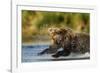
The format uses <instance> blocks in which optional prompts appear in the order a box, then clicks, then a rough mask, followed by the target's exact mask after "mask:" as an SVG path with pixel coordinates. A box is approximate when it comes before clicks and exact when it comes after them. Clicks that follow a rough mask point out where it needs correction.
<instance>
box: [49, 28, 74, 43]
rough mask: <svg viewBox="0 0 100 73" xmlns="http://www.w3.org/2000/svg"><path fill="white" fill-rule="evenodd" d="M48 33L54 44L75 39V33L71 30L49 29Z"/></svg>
mask: <svg viewBox="0 0 100 73" xmlns="http://www.w3.org/2000/svg"><path fill="white" fill-rule="evenodd" d="M48 32H49V34H50V36H51V38H52V40H53V43H56V44H61V43H63V42H65V41H66V42H67V41H68V42H69V41H71V39H72V38H73V37H74V34H73V31H72V30H71V29H70V28H66V29H65V28H49V29H48Z"/></svg>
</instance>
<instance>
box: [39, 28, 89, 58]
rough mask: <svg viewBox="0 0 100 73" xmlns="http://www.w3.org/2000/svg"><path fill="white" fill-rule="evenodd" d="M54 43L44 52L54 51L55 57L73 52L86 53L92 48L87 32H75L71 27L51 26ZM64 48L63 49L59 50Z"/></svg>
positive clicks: (50, 32)
mask: <svg viewBox="0 0 100 73" xmlns="http://www.w3.org/2000/svg"><path fill="white" fill-rule="evenodd" d="M48 32H49V34H50V37H51V39H52V45H51V46H49V48H48V50H47V51H45V52H44V51H43V52H41V53H40V54H44V53H54V55H52V56H53V57H59V56H68V55H69V54H70V53H71V52H74V53H86V52H89V51H90V50H89V48H90V36H89V34H86V33H75V32H73V30H72V29H70V28H66V29H64V28H49V29H48ZM59 48H63V50H62V51H58V49H59Z"/></svg>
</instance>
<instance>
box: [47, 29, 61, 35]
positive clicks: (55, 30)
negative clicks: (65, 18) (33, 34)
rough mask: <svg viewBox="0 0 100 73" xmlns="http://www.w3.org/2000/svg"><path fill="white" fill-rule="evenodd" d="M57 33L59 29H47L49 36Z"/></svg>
mask: <svg viewBox="0 0 100 73" xmlns="http://www.w3.org/2000/svg"><path fill="white" fill-rule="evenodd" d="M57 31H59V28H48V32H49V33H50V34H51V33H55V32H57Z"/></svg>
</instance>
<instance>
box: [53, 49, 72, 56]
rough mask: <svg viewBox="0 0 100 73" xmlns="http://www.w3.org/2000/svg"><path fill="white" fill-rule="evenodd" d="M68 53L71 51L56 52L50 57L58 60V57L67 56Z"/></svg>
mask: <svg viewBox="0 0 100 73" xmlns="http://www.w3.org/2000/svg"><path fill="white" fill-rule="evenodd" d="M70 53H71V51H69V50H62V51H58V52H57V53H56V54H54V55H52V57H54V58H58V57H60V56H69V54H70Z"/></svg>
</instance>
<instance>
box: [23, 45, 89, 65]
mask: <svg viewBox="0 0 100 73" xmlns="http://www.w3.org/2000/svg"><path fill="white" fill-rule="evenodd" d="M48 47H49V45H23V46H22V62H24V63H25V62H41V61H61V60H81V59H82V60H85V59H89V54H88V53H86V54H74V53H71V54H70V55H69V56H66V57H59V58H53V57H52V56H51V54H44V55H41V56H39V55H37V54H38V53H39V52H41V51H42V50H44V49H46V48H48Z"/></svg>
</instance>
